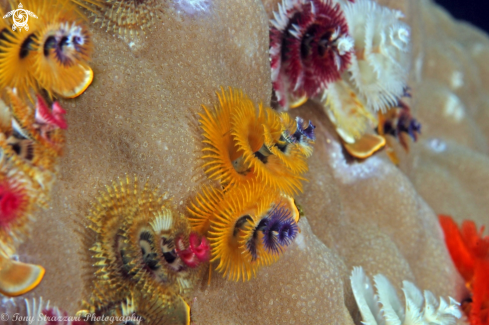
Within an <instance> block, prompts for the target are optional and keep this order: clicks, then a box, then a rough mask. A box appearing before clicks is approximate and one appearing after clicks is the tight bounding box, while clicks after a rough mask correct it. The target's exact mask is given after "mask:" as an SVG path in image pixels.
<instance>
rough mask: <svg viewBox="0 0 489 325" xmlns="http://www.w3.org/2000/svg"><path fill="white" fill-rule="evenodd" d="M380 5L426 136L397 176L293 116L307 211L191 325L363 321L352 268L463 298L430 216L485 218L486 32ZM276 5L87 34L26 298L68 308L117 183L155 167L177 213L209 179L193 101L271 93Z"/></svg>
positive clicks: (322, 124)
mask: <svg viewBox="0 0 489 325" xmlns="http://www.w3.org/2000/svg"><path fill="white" fill-rule="evenodd" d="M382 3H383V4H386V3H387V4H389V5H392V7H395V8H396V9H401V10H403V11H404V12H405V14H406V17H407V22H408V23H410V24H411V25H412V31H413V42H414V44H413V62H412V69H411V71H412V72H413V73H412V75H411V80H410V85H411V86H412V88H413V98H412V101H411V105H412V106H413V110H414V113H415V115H416V116H417V117H418V118H419V120H420V121H421V122H422V123H423V129H422V136H421V140H420V141H419V142H418V143H417V144H414V145H412V151H411V153H410V155H405V154H402V151H401V150H402V148H400V147H399V148H395V149H396V150H397V151H398V152H399V153H400V156H401V160H402V163H401V168H400V169H399V168H396V167H395V166H393V165H392V164H391V163H390V161H389V160H388V158H387V156H386V155H385V153H383V152H381V153H380V154H378V155H377V156H374V157H372V158H370V159H368V160H366V161H365V162H363V163H358V162H351V161H347V160H346V159H345V157H344V152H343V151H342V149H341V145H340V142H339V138H338V137H337V135H336V133H335V131H334V127H333V126H332V125H331V123H330V122H329V121H328V119H327V117H326V115H325V113H324V112H323V111H322V108H321V107H318V106H316V105H314V104H311V103H308V104H306V105H305V106H303V107H301V108H299V109H296V110H293V113H294V114H299V115H301V116H302V117H303V118H305V119H311V120H313V123H314V124H316V126H317V129H316V131H317V141H316V144H315V151H314V154H313V155H312V157H311V158H310V159H309V164H310V168H309V169H310V170H309V172H308V173H307V174H306V177H307V178H308V179H309V180H310V181H309V182H308V183H306V184H305V186H304V188H305V191H304V194H303V195H302V196H300V197H299V199H298V201H299V202H300V203H301V204H302V206H303V207H304V210H305V212H306V215H307V220H306V219H304V220H301V222H300V226H301V228H302V233H301V236H300V238H298V240H296V243H295V244H293V245H291V247H290V249H288V250H287V252H286V254H285V256H284V257H283V258H282V259H280V260H279V261H278V262H277V263H276V264H274V265H272V266H270V267H268V268H264V269H263V270H261V271H260V273H259V276H258V278H257V279H255V280H252V281H250V282H247V283H239V284H236V283H234V282H227V281H224V280H223V279H222V278H221V277H220V275H219V274H218V273H214V274H213V280H212V282H211V286H210V287H207V284H206V281H205V280H203V283H202V285H201V287H200V288H199V289H198V290H197V291H196V292H195V297H196V299H195V300H194V301H193V302H191V306H192V308H193V315H194V317H195V320H196V321H197V323H199V324H208V323H213V322H214V321H216V323H217V320H218V321H219V322H221V323H223V324H230V323H236V324H239V323H254V322H255V323H260V324H267V323H275V320H276V319H277V318H280V320H281V321H282V322H285V323H294V322H295V323H296V324H300V323H303V321H302V320H303V319H305V320H307V321H308V322H306V323H308V324H325V323H327V324H352V323H353V321H355V322H356V323H359V321H360V316H359V313H358V309H357V307H356V304H355V301H354V299H353V295H352V292H351V288H350V285H349V280H348V276H349V274H350V271H351V268H352V267H353V266H356V265H361V266H363V268H364V269H365V270H366V271H367V273H369V274H376V273H383V274H385V275H386V276H387V277H388V278H389V279H390V280H391V281H392V283H395V284H396V289H397V291H398V292H397V293H398V295H399V296H401V294H402V293H401V291H400V287H399V286H398V284H399V283H401V281H402V280H409V281H411V282H413V283H415V284H416V285H417V286H418V287H419V288H421V289H423V290H424V289H427V290H430V291H432V292H433V293H434V294H435V295H436V296H452V297H454V298H455V299H460V297H461V294H462V293H463V290H464V287H463V283H462V280H461V278H460V276H459V275H458V274H457V273H456V271H455V268H454V267H453V264H452V262H451V261H450V258H449V255H448V253H447V251H446V248H445V246H444V243H443V240H442V232H441V229H440V228H439V226H438V224H437V218H436V214H437V213H445V214H452V215H453V216H454V217H455V219H456V220H457V221H460V220H462V219H464V218H471V219H475V221H476V223H477V224H486V225H489V218H488V215H487V211H489V200H488V196H489V189H488V188H489V176H488V175H489V167H488V166H489V157H488V149H489V148H488V141H489V123H488V122H487V118H486V119H484V117H489V113H488V112H489V108H488V107H489V100H488V98H487V97H485V96H484V95H483V93H484V91H485V90H486V89H488V87H489V71H488V70H487V67H486V66H485V64H484V62H485V60H486V58H487V55H488V54H489V41H488V39H487V37H486V36H485V35H483V34H482V33H480V32H478V31H475V30H474V29H473V28H471V27H469V26H467V25H465V24H460V23H456V22H453V20H452V19H451V18H450V17H448V16H447V14H446V13H444V11H443V10H441V9H440V8H439V7H437V6H435V5H433V4H432V3H431V2H429V1H426V0H417V1H414V0H413V1H405V2H403V1H396V2H394V1H382ZM275 6H276V4H275V3H274V2H272V1H266V2H265V3H264V4H262V3H261V2H260V1H259V0H244V1H237V0H222V1H213V2H212V5H211V7H210V8H209V10H208V11H204V12H200V13H199V14H198V15H192V16H188V15H186V14H185V13H184V12H177V11H171V9H169V11H168V12H167V14H166V15H165V17H164V20H163V21H162V22H160V23H157V24H154V25H153V26H152V27H150V28H149V29H148V30H147V31H146V33H145V34H142V35H140V37H139V38H138V39H136V40H135V41H134V43H125V42H124V41H123V40H121V39H119V38H117V37H114V36H113V35H110V34H108V33H105V32H103V31H100V30H97V29H94V44H95V46H96V49H95V55H94V58H93V70H94V72H95V80H94V83H93V85H92V86H91V87H90V88H89V89H88V91H87V92H86V93H84V94H83V95H82V96H80V98H78V99H75V100H71V101H66V102H65V103H64V107H65V108H66V109H67V111H68V114H67V119H68V123H69V125H70V127H69V129H68V136H67V150H66V154H65V156H64V157H63V158H62V160H61V166H60V173H59V179H58V181H57V183H56V184H55V186H54V189H53V195H52V197H53V201H52V203H51V209H50V210H48V211H45V212H41V213H40V215H39V216H38V217H39V218H38V221H37V222H36V223H35V224H34V227H35V235H34V236H33V237H32V238H31V240H30V241H29V242H28V243H26V244H24V245H23V246H21V248H20V249H19V252H20V254H21V259H22V260H28V261H29V262H35V263H38V264H42V265H43V266H45V267H46V276H45V279H44V280H43V282H42V283H41V285H40V286H39V287H38V288H37V289H36V290H34V292H33V294H34V295H36V296H43V297H44V298H46V299H50V300H51V302H52V303H53V304H54V305H58V306H60V307H62V308H63V309H65V310H67V311H68V312H70V313H74V312H75V311H76V310H77V308H78V306H79V305H78V301H79V300H80V299H81V298H82V297H81V295H82V288H83V285H84V284H83V282H82V281H81V278H80V277H81V274H82V273H83V271H82V267H83V263H82V261H81V255H80V254H79V253H78V250H79V249H80V247H81V246H82V245H81V243H80V240H79V236H78V235H77V234H76V231H77V229H78V228H79V227H80V226H79V220H80V219H82V218H84V217H85V215H86V214H87V211H88V210H87V209H88V207H89V205H88V203H89V202H90V201H91V199H92V198H93V197H94V196H95V195H96V193H97V191H98V190H99V189H101V187H102V186H103V185H104V184H108V183H109V182H110V181H111V180H112V179H115V178H116V177H117V176H120V175H123V174H124V173H129V174H133V173H137V174H138V175H140V177H146V176H149V177H150V178H151V179H152V181H153V182H154V183H157V184H161V186H162V187H163V189H164V190H168V191H169V193H170V195H171V196H173V201H174V203H175V205H176V206H178V208H179V209H180V211H181V212H184V207H185V205H186V204H187V203H188V202H189V201H190V198H191V196H192V195H193V194H194V193H195V192H196V191H197V188H198V186H199V185H200V184H201V182H202V180H203V179H204V176H203V173H202V171H201V169H200V168H199V163H198V157H199V154H200V153H199V150H200V147H199V143H200V140H199V139H198V133H199V132H198V130H197V128H196V118H195V113H196V112H198V111H200V110H201V108H200V105H201V104H205V105H206V106H211V105H212V104H213V103H215V101H216V95H215V93H214V92H215V91H217V90H218V89H219V86H232V87H238V88H242V89H243V90H244V91H245V92H246V93H247V94H248V95H249V96H250V97H251V99H252V100H254V101H255V102H259V101H263V102H266V103H267V102H269V101H270V98H271V85H270V67H269V61H268V18H267V13H266V12H265V9H266V10H267V12H268V13H270V12H271V11H273V10H275ZM264 8H265V9H264ZM440 35H441V36H440ZM464 54H466V55H464ZM454 96H455V97H454ZM450 98H452V99H450ZM455 98H456V99H455ZM450 100H451V102H450ZM308 224H310V225H311V227H309V225H308ZM311 228H312V230H311ZM236 306H238V307H236ZM319 319H321V320H319Z"/></svg>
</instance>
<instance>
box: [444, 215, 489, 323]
mask: <svg viewBox="0 0 489 325" xmlns="http://www.w3.org/2000/svg"><path fill="white" fill-rule="evenodd" d="M439 220H440V225H441V227H442V228H443V232H444V233H445V242H446V244H447V248H448V251H449V252H450V256H451V257H452V260H453V263H454V264H455V266H456V267H457V270H458V271H459V272H460V275H461V276H462V278H463V279H464V280H465V283H466V286H467V288H469V290H470V291H471V295H470V297H467V298H466V299H465V300H464V301H462V309H463V310H464V312H465V313H466V314H467V317H468V318H469V321H470V324H472V325H476V324H481V325H483V324H489V278H488V274H489V236H487V235H486V236H484V228H485V227H484V226H481V228H480V230H479V231H478V230H477V227H476V225H475V223H474V222H473V221H470V220H466V221H464V222H463V223H462V225H461V227H460V228H459V226H458V225H457V224H456V223H455V221H453V219H452V218H451V217H449V216H443V215H440V216H439Z"/></svg>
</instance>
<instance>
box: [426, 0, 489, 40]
mask: <svg viewBox="0 0 489 325" xmlns="http://www.w3.org/2000/svg"><path fill="white" fill-rule="evenodd" d="M435 2H436V3H438V4H439V5H441V6H443V7H445V9H446V10H448V11H449V12H450V14H451V15H452V16H453V17H455V18H456V19H461V20H465V21H467V22H470V23H471V24H472V25H475V26H477V27H479V28H480V29H483V30H484V31H486V33H489V0H435Z"/></svg>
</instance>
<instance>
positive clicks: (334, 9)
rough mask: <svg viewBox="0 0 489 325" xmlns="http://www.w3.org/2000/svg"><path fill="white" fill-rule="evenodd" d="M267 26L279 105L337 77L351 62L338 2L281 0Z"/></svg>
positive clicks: (311, 93) (350, 45) (349, 43)
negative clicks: (268, 26) (269, 25)
mask: <svg viewBox="0 0 489 325" xmlns="http://www.w3.org/2000/svg"><path fill="white" fill-rule="evenodd" d="M274 17H275V19H273V20H271V25H272V27H271V29H270V59H271V63H270V64H271V68H272V82H273V87H274V89H275V94H276V96H277V99H278V101H279V104H280V105H281V106H282V107H285V108H288V102H289V99H288V97H289V96H291V97H292V98H300V97H303V96H306V97H313V96H315V95H317V94H319V92H320V91H321V90H322V89H324V88H326V87H327V84H328V83H331V82H333V81H336V80H338V79H340V76H341V74H342V72H343V71H345V69H346V68H347V66H348V64H349V62H350V51H351V50H352V48H353V42H352V39H350V38H349V36H348V25H347V24H346V21H345V18H344V16H343V13H342V10H341V8H340V5H339V4H337V3H334V2H333V1H332V0H312V1H303V0H284V1H283V3H282V4H281V5H279V10H278V12H276V13H274Z"/></svg>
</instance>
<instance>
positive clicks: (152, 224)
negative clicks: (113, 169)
mask: <svg viewBox="0 0 489 325" xmlns="http://www.w3.org/2000/svg"><path fill="white" fill-rule="evenodd" d="M165 196H166V194H161V193H159V191H158V190H157V189H156V188H153V187H151V186H150V184H149V181H148V180H147V181H146V182H145V183H143V184H140V183H139V181H138V179H137V178H135V179H134V180H131V179H130V178H129V177H126V178H125V179H120V180H119V182H118V183H113V184H112V186H106V191H105V192H102V193H100V196H99V197H98V198H97V201H96V202H95V203H94V205H93V207H92V209H91V213H90V215H89V216H88V220H89V223H88V228H89V229H90V230H91V231H88V232H87V233H86V235H85V239H84V241H85V243H86V244H87V246H88V247H86V248H85V249H86V250H85V254H87V253H89V252H92V253H89V255H90V256H89V257H88V260H92V262H91V263H90V265H89V266H87V276H86V285H87V291H88V296H87V298H86V299H85V301H86V303H85V306H84V309H86V310H88V311H89V312H91V313H96V314H97V313H102V314H110V312H109V311H107V310H106V309H107V308H108V309H109V310H110V308H111V306H113V303H115V302H118V303H122V302H123V301H124V299H128V297H133V295H135V294H136V293H138V294H139V295H141V297H140V299H143V300H144V301H146V303H148V304H155V305H159V304H163V305H162V306H161V309H162V310H164V311H166V314H165V317H167V318H168V317H170V316H171V315H169V314H168V313H173V312H175V313H176V314H179V313H183V314H185V315H186V314H187V312H185V310H187V309H188V305H187V303H186V302H185V299H188V293H189V291H190V290H192V288H193V286H194V285H195V284H196V281H197V279H198V277H199V274H200V271H201V270H202V267H199V266H202V265H203V264H201V263H202V262H204V263H205V262H207V260H208V256H207V255H208V254H206V251H205V250H206V248H205V245H204V247H202V246H201V245H200V243H198V242H199V240H200V241H201V242H204V243H205V239H202V238H194V236H192V235H191V234H190V226H189V225H188V223H187V220H186V218H185V217H184V216H182V215H180V214H178V213H177V212H174V211H173V210H172V209H171V205H170V202H169V201H168V200H167V199H166V198H165ZM189 238H191V240H192V241H191V242H190V240H189ZM207 251H208V249H207ZM194 252H196V253H197V255H198V257H196V258H197V259H198V260H199V262H198V263H197V262H192V263H191V262H189V259H190V258H191V256H189V255H191V254H194V255H195V253H194ZM92 265H94V266H95V269H94V268H93V267H92ZM94 283H95V284H94ZM131 299H132V298H131ZM175 302H181V303H175ZM146 303H144V305H146ZM174 303H175V304H174ZM176 306H179V307H178V308H176ZM144 307H147V306H144ZM141 308H142V307H141ZM182 308H183V309H184V310H183V311H182V310H181V309H182ZM160 316H161V315H159V314H158V313H157V314H155V315H153V316H146V317H149V320H148V322H150V323H152V322H157V321H158V320H160V319H164V317H163V318H158V317H160ZM161 317H162V316H161ZM186 321H188V319H186V318H185V322H186ZM182 322H183V320H182ZM182 322H179V323H182ZM185 322H183V323H184V324H185Z"/></svg>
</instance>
